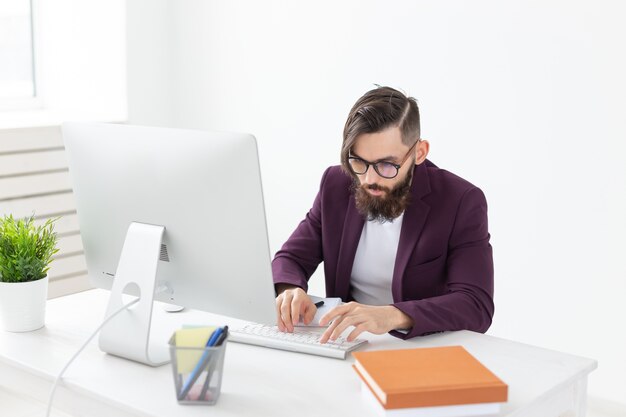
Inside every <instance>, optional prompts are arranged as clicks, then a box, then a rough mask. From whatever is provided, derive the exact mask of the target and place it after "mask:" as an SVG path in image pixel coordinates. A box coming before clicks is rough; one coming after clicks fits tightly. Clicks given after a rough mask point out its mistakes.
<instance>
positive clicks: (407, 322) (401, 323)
mask: <svg viewBox="0 0 626 417" xmlns="http://www.w3.org/2000/svg"><path fill="white" fill-rule="evenodd" d="M391 307H393V308H394V310H395V311H396V317H395V319H394V324H395V326H394V329H395V330H408V329H411V328H412V327H413V318H412V317H411V316H409V315H408V314H406V313H405V312H404V311H402V310H400V309H399V308H398V307H396V306H391Z"/></svg>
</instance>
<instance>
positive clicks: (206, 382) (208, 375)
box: [169, 336, 228, 405]
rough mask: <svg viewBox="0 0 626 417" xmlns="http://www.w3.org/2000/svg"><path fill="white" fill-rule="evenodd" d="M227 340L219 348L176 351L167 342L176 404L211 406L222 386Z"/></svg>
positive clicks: (170, 343)
mask: <svg viewBox="0 0 626 417" xmlns="http://www.w3.org/2000/svg"><path fill="white" fill-rule="evenodd" d="M227 340H228V336H227V337H226V339H225V340H224V341H223V343H222V344H220V345H219V346H213V347H198V348H192V347H178V346H176V344H175V337H174V336H172V337H171V338H170V341H169V345H170V356H171V359H172V371H173V374H174V386H175V388H176V398H177V400H178V403H179V404H192V405H213V404H215V403H216V402H217V399H218V397H219V395H220V390H221V386H222V373H223V370H224V354H225V353H226V342H227Z"/></svg>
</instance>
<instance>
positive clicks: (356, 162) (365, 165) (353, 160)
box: [348, 140, 420, 179]
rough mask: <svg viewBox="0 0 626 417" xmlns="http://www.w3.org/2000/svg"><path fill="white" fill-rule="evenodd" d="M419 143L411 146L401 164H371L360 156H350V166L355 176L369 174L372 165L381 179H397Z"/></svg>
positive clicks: (382, 162)
mask: <svg viewBox="0 0 626 417" xmlns="http://www.w3.org/2000/svg"><path fill="white" fill-rule="evenodd" d="M419 142H420V141H419V140H418V141H417V142H415V143H414V144H413V146H411V149H409V151H408V152H407V153H406V155H405V156H404V158H403V159H402V162H400V163H399V164H394V163H393V162H389V161H378V162H369V161H366V160H365V159H363V158H359V157H358V156H348V166H350V170H351V171H352V172H353V173H354V174H356V175H363V174H365V173H366V172H367V170H368V169H369V167H370V165H372V166H373V167H374V171H376V173H377V174H378V175H380V176H381V177H383V178H387V179H392V178H395V177H396V176H398V172H399V171H400V168H401V167H402V165H403V164H404V163H405V162H406V160H407V159H409V156H410V155H411V151H413V149H414V148H415V145H417V144H418V143H419Z"/></svg>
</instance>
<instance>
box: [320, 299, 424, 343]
mask: <svg viewBox="0 0 626 417" xmlns="http://www.w3.org/2000/svg"><path fill="white" fill-rule="evenodd" d="M331 321H332V324H331V325H330V326H328V329H326V331H325V332H324V334H323V335H322V337H321V338H320V343H326V342H327V341H328V340H336V339H337V338H338V337H339V336H340V335H341V334H342V333H343V332H344V330H346V329H347V328H348V327H350V326H354V330H352V332H350V334H349V335H348V338H347V340H348V341H349V342H351V341H353V340H354V339H356V338H357V337H358V336H359V335H360V334H361V333H363V332H365V331H367V332H370V333H373V334H383V333H387V332H389V331H391V330H394V329H408V328H411V327H413V319H411V318H410V317H409V316H407V315H406V314H404V313H403V312H402V311H400V310H399V309H397V308H395V307H394V306H368V305H365V304H359V303H355V302H350V303H347V304H344V305H340V306H338V307H335V308H333V309H332V310H330V311H329V312H328V313H326V314H324V316H322V318H321V319H320V325H321V326H325V325H326V324H328V323H330V322H331Z"/></svg>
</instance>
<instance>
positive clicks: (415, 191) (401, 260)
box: [357, 162, 430, 302]
mask: <svg viewBox="0 0 626 417" xmlns="http://www.w3.org/2000/svg"><path fill="white" fill-rule="evenodd" d="M428 193H430V180H429V178H428V170H427V169H426V162H423V163H421V164H420V165H416V166H415V169H414V171H413V183H412V184H411V199H412V200H411V202H410V204H409V206H408V207H407V208H406V210H405V211H404V219H403V220H402V228H401V229H400V241H399V243H398V252H397V254H396V262H395V265H394V269H393V280H392V283H391V292H392V295H393V300H394V302H399V301H401V300H402V276H403V275H404V270H405V269H406V266H407V264H408V262H409V258H410V257H411V254H412V253H413V251H414V250H415V245H416V244H417V241H418V239H419V237H420V235H421V233H422V229H423V227H424V224H425V223H426V218H427V217H428V212H429V211H430V206H429V205H428V204H426V203H425V202H424V201H422V197H424V196H425V195H427V194H428ZM357 244H358V243H357Z"/></svg>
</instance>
